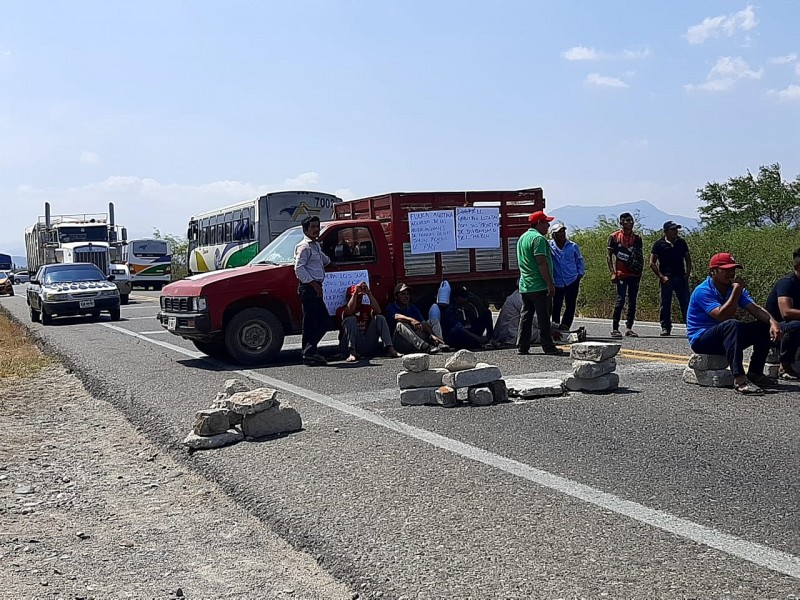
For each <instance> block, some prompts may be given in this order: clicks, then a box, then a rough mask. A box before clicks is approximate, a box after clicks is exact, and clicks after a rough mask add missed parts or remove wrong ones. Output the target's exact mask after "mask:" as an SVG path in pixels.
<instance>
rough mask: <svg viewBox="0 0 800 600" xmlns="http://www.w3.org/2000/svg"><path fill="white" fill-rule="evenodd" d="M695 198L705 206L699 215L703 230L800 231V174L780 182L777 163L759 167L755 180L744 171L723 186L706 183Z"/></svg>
mask: <svg viewBox="0 0 800 600" xmlns="http://www.w3.org/2000/svg"><path fill="white" fill-rule="evenodd" d="M697 196H698V198H699V199H700V201H701V202H703V203H704V204H705V206H701V207H700V208H699V212H700V220H701V221H702V223H703V225H704V226H706V227H713V228H717V227H719V228H723V229H729V230H731V229H737V228H741V227H755V228H762V227H768V226H770V225H784V226H786V227H794V228H800V175H798V176H797V177H796V178H795V180H794V181H791V182H790V181H784V180H783V179H782V177H781V166H780V165H779V164H777V163H775V164H774V165H770V166H761V167H760V168H759V169H758V176H756V177H754V176H753V174H752V173H750V172H749V171H748V172H747V175H744V176H741V177H731V178H730V179H729V180H728V181H727V182H726V183H716V182H709V183H706V186H705V187H704V188H702V189H698V190H697Z"/></svg>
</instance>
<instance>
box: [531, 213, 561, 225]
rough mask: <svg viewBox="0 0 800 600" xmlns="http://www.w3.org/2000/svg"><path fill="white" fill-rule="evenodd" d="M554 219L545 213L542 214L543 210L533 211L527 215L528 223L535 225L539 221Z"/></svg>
mask: <svg viewBox="0 0 800 600" xmlns="http://www.w3.org/2000/svg"><path fill="white" fill-rule="evenodd" d="M554 219H555V217H548V216H547V215H546V214H544V211H543V210H537V211H536V212H535V213H531V214H530V216H528V223H530V224H531V225H536V224H537V223H538V222H539V221H547V222H550V221H552V220H554Z"/></svg>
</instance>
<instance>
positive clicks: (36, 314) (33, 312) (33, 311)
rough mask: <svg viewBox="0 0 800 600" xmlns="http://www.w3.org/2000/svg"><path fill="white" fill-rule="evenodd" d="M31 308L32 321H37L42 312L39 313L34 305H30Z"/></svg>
mask: <svg viewBox="0 0 800 600" xmlns="http://www.w3.org/2000/svg"><path fill="white" fill-rule="evenodd" d="M30 309H31V323H37V322H38V321H39V318H40V317H39V315H40V313H39V311H38V310H36V309H35V308H33V307H32V306H31V307H30Z"/></svg>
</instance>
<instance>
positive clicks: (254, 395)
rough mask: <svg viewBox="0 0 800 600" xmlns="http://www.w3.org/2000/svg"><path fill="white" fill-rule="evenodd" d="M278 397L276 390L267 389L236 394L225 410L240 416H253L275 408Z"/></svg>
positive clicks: (262, 388)
mask: <svg viewBox="0 0 800 600" xmlns="http://www.w3.org/2000/svg"><path fill="white" fill-rule="evenodd" d="M277 395H278V392H277V391H276V390H273V389H270V388H265V387H261V388H256V389H254V390H250V391H246V392H236V393H235V394H233V395H232V396H231V397H230V398H228V399H227V400H226V401H225V408H227V409H228V410H229V411H231V412H235V413H238V414H240V415H253V414H255V413H258V412H261V411H264V410H267V409H268V408H271V407H272V406H274V405H275V404H276V403H277V402H276V400H275V396H277Z"/></svg>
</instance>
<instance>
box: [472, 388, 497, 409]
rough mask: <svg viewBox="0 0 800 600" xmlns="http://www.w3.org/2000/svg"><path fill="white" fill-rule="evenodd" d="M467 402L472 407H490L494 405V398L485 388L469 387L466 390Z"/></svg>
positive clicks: (490, 391)
mask: <svg viewBox="0 0 800 600" xmlns="http://www.w3.org/2000/svg"><path fill="white" fill-rule="evenodd" d="M467 401H468V402H469V403H470V404H472V406H490V405H491V404H493V403H494V396H493V395H492V390H490V389H489V388H488V387H486V386H478V387H471V388H469V389H468V390H467Z"/></svg>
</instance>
